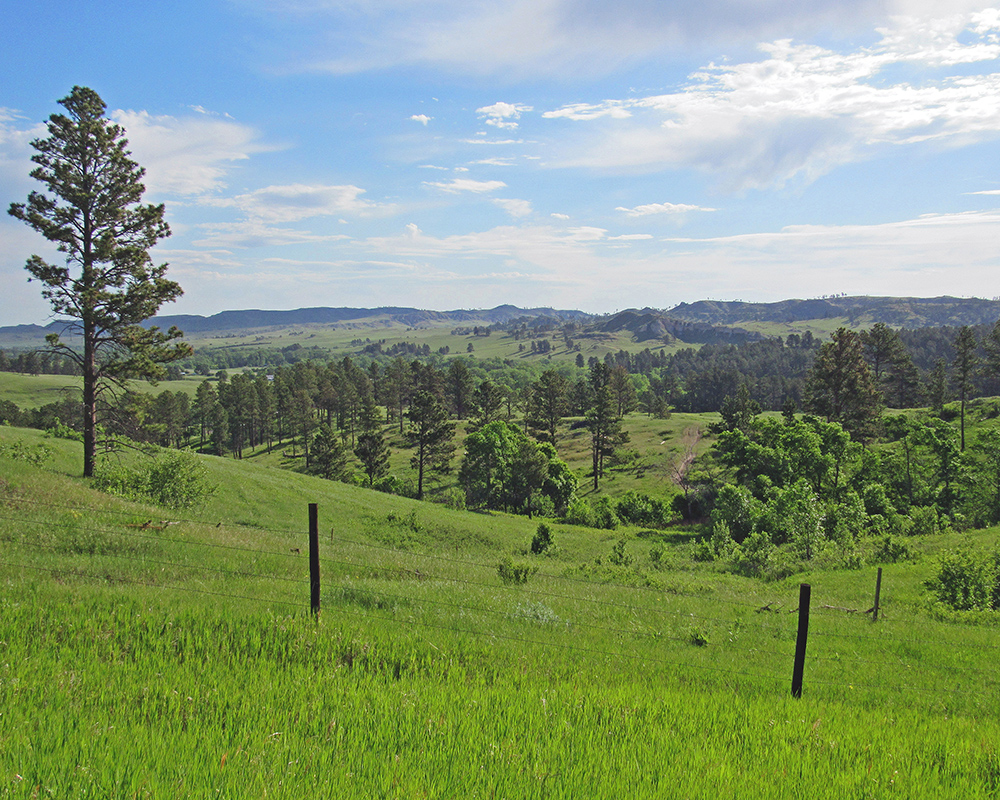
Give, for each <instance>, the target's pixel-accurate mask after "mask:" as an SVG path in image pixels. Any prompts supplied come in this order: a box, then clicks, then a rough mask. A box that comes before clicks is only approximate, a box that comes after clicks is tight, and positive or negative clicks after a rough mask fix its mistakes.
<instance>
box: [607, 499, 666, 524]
mask: <svg viewBox="0 0 1000 800" xmlns="http://www.w3.org/2000/svg"><path fill="white" fill-rule="evenodd" d="M615 513H616V514H617V515H618V516H619V517H620V518H621V519H623V520H625V521H627V522H631V523H632V524H633V525H643V526H646V527H650V528H663V527H666V526H667V525H668V524H669V523H670V520H671V519H672V517H673V511H672V510H671V507H670V505H669V504H668V503H664V502H663V501H662V500H657V499H655V498H652V497H649V496H647V495H644V494H639V492H636V491H634V490H632V491H628V492H626V493H625V495H624V496H623V497H622V498H621V499H620V500H619V501H618V503H617V504H616V505H615Z"/></svg>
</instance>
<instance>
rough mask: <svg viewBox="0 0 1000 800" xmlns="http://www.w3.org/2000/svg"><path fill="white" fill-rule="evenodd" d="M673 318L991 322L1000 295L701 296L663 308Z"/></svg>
mask: <svg viewBox="0 0 1000 800" xmlns="http://www.w3.org/2000/svg"><path fill="white" fill-rule="evenodd" d="M666 313H667V314H668V315H669V316H671V317H675V318H677V319H686V320H690V321H692V322H705V323H708V324H711V325H739V324H740V323H746V322H785V323H789V322H805V321H806V320H813V319H833V318H836V317H846V318H847V320H848V324H849V325H852V326H865V325H873V324H874V323H876V322H883V323H885V324H886V325H892V326H893V327H901V328H929V327H940V326H943V325H992V324H993V323H995V322H996V321H997V319H1000V301H997V300H983V299H981V298H975V297H972V298H969V297H928V298H921V297H868V296H859V297H824V298H819V299H814V300H782V301H780V302H777V303H744V302H742V301H722V300H699V301H698V302H696V303H681V304H679V305H677V306H674V308H672V309H670V310H669V311H668V312H666Z"/></svg>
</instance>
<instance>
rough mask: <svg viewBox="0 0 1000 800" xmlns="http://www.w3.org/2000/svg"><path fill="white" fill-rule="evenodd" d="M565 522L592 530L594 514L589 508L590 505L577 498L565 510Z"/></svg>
mask: <svg viewBox="0 0 1000 800" xmlns="http://www.w3.org/2000/svg"><path fill="white" fill-rule="evenodd" d="M566 522H568V523H569V524H570V525H581V526H583V527H586V528H593V527H594V512H593V511H592V510H591V508H590V503H588V502H587V501H586V500H583V499H582V498H577V499H576V500H574V501H573V502H572V503H570V504H569V508H567V509H566Z"/></svg>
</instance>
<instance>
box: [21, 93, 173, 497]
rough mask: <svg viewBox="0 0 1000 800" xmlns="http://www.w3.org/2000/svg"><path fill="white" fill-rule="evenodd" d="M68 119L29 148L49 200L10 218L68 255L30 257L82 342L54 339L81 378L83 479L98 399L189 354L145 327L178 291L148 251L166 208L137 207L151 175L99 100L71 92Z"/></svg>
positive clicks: (92, 448)
mask: <svg viewBox="0 0 1000 800" xmlns="http://www.w3.org/2000/svg"><path fill="white" fill-rule="evenodd" d="M59 103H60V105H62V106H63V107H64V108H65V109H66V110H67V112H68V116H64V115H62V114H53V115H52V116H51V117H50V118H49V122H48V133H49V135H48V137H47V138H45V139H36V140H35V141H33V142H32V143H31V146H32V147H33V148H34V149H35V151H36V153H35V155H33V156H32V157H31V160H32V161H33V162H34V163H35V164H37V167H36V168H35V169H34V170H32V172H31V177H32V178H34V179H35V180H37V181H39V182H41V183H43V184H45V186H46V187H47V188H48V191H49V192H50V193H51V194H42V193H39V192H32V193H31V194H30V195H29V196H28V202H27V203H12V204H11V206H10V208H9V213H10V214H11V216H13V217H16V218H17V219H19V220H21V221H22V222H24V223H26V224H27V225H28V226H30V227H31V228H34V229H35V230H36V231H38V232H39V233H40V234H42V236H44V237H45V238H46V239H48V240H49V241H50V242H54V243H56V244H57V246H58V248H59V251H60V252H62V253H65V254H66V265H65V266H58V265H55V264H49V263H47V262H46V261H45V260H44V259H42V258H41V256H37V255H33V256H31V258H29V259H28V262H27V264H26V265H25V269H27V270H28V273H29V274H30V275H31V278H30V279H29V280H38V281H40V282H41V283H42V286H43V288H42V296H43V297H44V298H45V299H46V300H48V301H49V302H50V303H51V304H52V309H53V311H54V312H55V313H56V314H58V315H60V316H61V317H68V318H69V319H70V320H71V321H70V322H68V323H67V325H66V330H68V331H72V332H73V333H76V334H78V335H80V336H81V337H82V342H81V345H80V347H81V348H82V350H78V349H76V348H74V347H72V346H71V345H69V344H66V343H65V342H63V341H62V340H61V339H60V335H59V334H57V333H52V334H49V335H48V336H47V337H46V341H47V342H48V345H49V348H50V350H52V351H55V352H59V353H62V354H63V355H65V356H67V357H68V358H70V359H72V360H73V361H75V362H76V363H77V365H78V366H79V368H80V371H81V374H82V375H83V412H84V413H83V474H84V476H86V477H91V476H92V475H93V474H94V463H95V457H96V450H97V427H98V425H97V423H98V420H97V408H98V401H99V399H100V397H101V395H102V394H103V393H104V391H105V390H106V389H108V388H109V387H112V386H114V385H116V384H117V385H120V384H121V383H122V382H123V381H125V380H126V379H128V378H132V377H141V378H148V379H151V380H155V379H158V378H161V377H163V375H164V370H163V366H162V365H163V364H164V363H166V362H169V361H173V360H175V359H178V358H182V357H184V356H187V355H189V354H190V353H191V348H190V347H189V346H188V345H187V344H185V343H184V342H174V344H170V343H171V342H172V341H174V340H176V339H179V338H180V337H181V336H182V335H183V334H182V333H181V331H179V330H177V328H171V329H170V330H169V331H167V332H166V333H164V332H162V331H160V329H159V328H156V327H151V328H149V329H146V328H143V327H142V326H141V323H142V322H143V321H144V320H146V319H148V318H149V317H151V316H153V315H154V314H155V313H156V311H157V309H159V307H160V306H161V305H162V304H163V303H166V302H170V301H173V300H176V299H177V298H178V297H180V296H181V294H182V290H181V287H180V286H179V285H178V284H177V283H175V282H173V281H170V280H167V278H166V271H167V265H166V264H161V265H160V266H155V265H154V264H153V262H152V260H151V259H150V257H149V252H148V251H149V248H151V247H152V246H153V245H155V244H156V242H157V241H159V240H160V239H163V238H164V237H166V236H169V235H170V228H169V227H168V226H167V223H166V221H165V220H164V207H163V206H162V205H140V200H141V199H142V195H143V192H144V191H145V187H144V186H143V185H142V176H143V174H144V172H145V170H143V169H142V167H140V166H139V165H138V164H136V163H135V162H134V161H133V160H132V159H131V158H130V157H129V155H130V154H129V151H128V150H127V149H126V147H127V146H128V142H127V140H126V139H125V136H124V131H123V129H122V128H121V127H120V126H118V125H114V124H112V123H111V121H110V120H108V119H107V118H106V117H105V116H104V112H105V109H106V106H105V104H104V101H103V100H101V98H100V97H99V96H98V94H97V93H96V92H95V91H94V90H92V89H87V88H81V87H79V86H75V87H73V91H72V92H70V94H69V96H68V97H64V98H63V99H62V100H60V101H59Z"/></svg>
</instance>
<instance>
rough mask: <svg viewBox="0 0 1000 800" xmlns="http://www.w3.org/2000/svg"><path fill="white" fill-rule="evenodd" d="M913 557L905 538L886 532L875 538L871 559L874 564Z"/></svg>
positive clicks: (896, 561)
mask: <svg viewBox="0 0 1000 800" xmlns="http://www.w3.org/2000/svg"><path fill="white" fill-rule="evenodd" d="M912 558H913V550H912V548H911V547H910V546H909V545H908V544H907V543H906V540H905V539H901V538H899V537H898V536H893V535H892V534H891V533H887V534H885V535H884V536H880V537H879V538H878V539H876V540H875V548H874V550H873V551H872V560H873V561H874V562H875V563H876V564H896V563H898V562H900V561H909V560H910V559H912Z"/></svg>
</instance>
